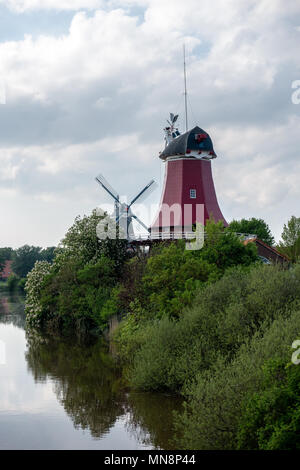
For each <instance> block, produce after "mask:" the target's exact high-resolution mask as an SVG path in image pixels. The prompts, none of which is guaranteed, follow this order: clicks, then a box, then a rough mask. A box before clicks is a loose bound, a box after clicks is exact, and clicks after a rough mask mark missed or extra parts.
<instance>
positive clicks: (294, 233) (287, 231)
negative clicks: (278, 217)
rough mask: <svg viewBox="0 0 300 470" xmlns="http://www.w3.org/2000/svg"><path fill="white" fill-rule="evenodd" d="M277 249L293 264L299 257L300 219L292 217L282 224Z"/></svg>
mask: <svg viewBox="0 0 300 470" xmlns="http://www.w3.org/2000/svg"><path fill="white" fill-rule="evenodd" d="M281 238H282V240H281V241H280V242H279V246H278V249H279V251H281V252H282V253H283V254H285V255H287V256H288V257H289V258H290V259H291V261H293V262H295V261H297V259H298V258H299V257H300V217H295V216H294V215H293V216H292V217H291V218H290V220H289V221H288V223H287V225H286V224H284V226H283V231H282V234H281Z"/></svg>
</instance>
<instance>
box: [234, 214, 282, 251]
mask: <svg viewBox="0 0 300 470" xmlns="http://www.w3.org/2000/svg"><path fill="white" fill-rule="evenodd" d="M228 230H230V231H232V232H236V233H249V234H253V235H256V236H257V237H258V238H259V239H260V240H262V241H263V242H265V243H267V244H268V245H270V246H273V245H274V243H275V240H274V237H273V235H272V233H271V230H270V228H269V226H268V224H267V223H266V222H265V221H264V220H263V219H256V218H255V217H252V218H251V219H241V220H233V221H232V222H230V224H229V226H228Z"/></svg>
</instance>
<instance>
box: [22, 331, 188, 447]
mask: <svg viewBox="0 0 300 470" xmlns="http://www.w3.org/2000/svg"><path fill="white" fill-rule="evenodd" d="M27 342H28V351H27V353H26V361H27V363H28V367H29V370H30V371H31V372H32V374H33V376H34V379H35V381H36V382H43V381H46V380H48V379H51V380H54V382H55V393H56V396H57V399H58V400H59V402H60V403H61V404H62V405H63V407H64V409H65V411H66V413H67V414H68V415H69V416H70V417H71V419H72V421H73V424H74V427H75V428H81V429H88V430H89V431H90V433H91V434H92V436H93V437H94V438H97V439H100V438H102V437H103V436H104V435H105V434H108V433H109V431H110V429H111V428H112V426H113V425H114V424H115V423H116V421H117V420H118V419H121V420H122V423H123V424H122V425H123V426H124V427H125V428H126V429H127V432H128V433H130V434H131V436H132V438H133V439H134V440H135V441H137V442H139V443H141V444H143V446H146V447H155V448H162V449H170V448H171V447H172V446H171V444H170V438H171V437H172V412H173V410H174V409H175V408H177V407H179V405H180V403H179V400H178V399H175V398H174V397H167V396H165V395H160V394H148V393H133V392H131V393H129V392H128V391H126V387H125V384H124V383H123V381H122V377H121V371H120V370H119V368H118V367H117V365H116V363H115V361H114V359H113V358H112V356H111V355H109V354H108V349H107V345H106V344H105V343H104V342H103V341H101V340H98V341H95V340H94V341H92V340H91V339H90V341H89V342H87V341H85V342H78V341H74V340H73V339H72V340H68V341H67V340H64V341H62V340H61V339H55V338H53V337H45V336H40V335H39V334H37V333H33V331H31V332H29V333H27Z"/></svg>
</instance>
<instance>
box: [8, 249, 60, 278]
mask: <svg viewBox="0 0 300 470" xmlns="http://www.w3.org/2000/svg"><path fill="white" fill-rule="evenodd" d="M54 250H55V247H49V248H45V249H42V248H41V247H39V246H29V245H24V246H21V247H20V248H18V249H17V250H14V251H13V253H12V261H13V262H12V270H13V272H14V274H16V275H17V276H19V277H20V278H25V277H26V276H27V274H28V273H29V272H30V271H31V270H32V268H33V266H34V265H35V263H36V261H48V262H49V263H51V262H52V260H53V258H54Z"/></svg>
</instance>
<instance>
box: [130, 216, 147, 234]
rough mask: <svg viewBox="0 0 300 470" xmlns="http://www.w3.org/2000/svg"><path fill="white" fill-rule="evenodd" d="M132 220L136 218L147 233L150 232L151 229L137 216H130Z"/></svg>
mask: <svg viewBox="0 0 300 470" xmlns="http://www.w3.org/2000/svg"><path fill="white" fill-rule="evenodd" d="M130 217H131V218H134V219H135V220H136V221H137V222H138V223H139V224H140V225H141V226H142V227H144V229H145V230H147V232H150V229H149V228H148V227H147V225H145V224H144V222H142V221H141V220H140V219H139V218H138V217H137V216H136V215H135V214H131V215H130Z"/></svg>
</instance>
